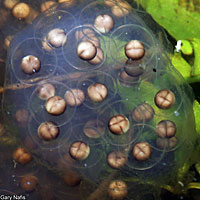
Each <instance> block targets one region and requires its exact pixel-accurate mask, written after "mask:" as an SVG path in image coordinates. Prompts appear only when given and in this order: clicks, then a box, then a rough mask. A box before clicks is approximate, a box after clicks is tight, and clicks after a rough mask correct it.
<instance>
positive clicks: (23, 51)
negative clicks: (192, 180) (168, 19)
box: [3, 0, 196, 200]
mask: <svg viewBox="0 0 200 200" xmlns="http://www.w3.org/2000/svg"><path fill="white" fill-rule="evenodd" d="M63 2H64V3H56V4H55V5H54V6H53V7H51V8H50V9H49V10H47V11H45V12H43V13H42V14H40V15H39V16H38V17H37V18H36V19H35V20H34V21H33V23H32V24H30V25H29V26H27V27H26V28H25V29H24V30H22V31H21V32H19V33H18V34H17V35H16V36H15V38H14V39H13V40H12V42H11V44H10V48H9V51H8V60H7V73H6V80H5V92H4V96H3V108H4V118H5V119H6V120H7V121H11V122H12V123H14V124H16V126H17V130H18V131H17V138H18V139H19V141H21V143H20V144H21V145H22V146H26V148H25V149H26V150H23V152H22V150H20V149H18V151H19V150H20V151H21V153H20V155H18V156H17V154H16V153H15V160H16V162H19V163H22V164H23V167H24V169H25V167H26V164H24V163H26V160H27V159H28V161H29V160H31V159H29V158H25V157H24V156H25V154H27V151H28V152H29V153H31V155H32V157H31V158H33V160H35V162H36V163H37V162H38V163H42V165H43V166H45V167H47V169H48V170H50V171H51V170H52V172H53V173H55V174H59V175H58V177H60V179H58V178H57V179H58V180H59V181H60V180H61V179H62V178H63V179H62V180H63V183H66V188H67V187H69V188H68V189H66V188H63V186H61V183H60V182H59V181H58V182H59V183H60V184H57V182H56V181H55V182H56V184H52V187H53V190H54V192H55V193H56V194H57V198H56V199H64V197H63V195H64V194H66V193H67V194H68V193H70V192H71V191H72V189H70V188H71V187H79V190H73V191H82V192H83V191H84V192H83V199H84V200H85V199H88V200H90V199H132V198H133V197H135V196H137V195H142V194H145V193H146V192H147V191H148V189H147V188H146V187H145V188H144V189H143V190H142V189H139V190H138V191H136V188H137V187H140V186H139V184H143V183H144V182H145V180H148V181H149V182H151V183H152V182H154V183H155V184H158V185H159V184H161V183H167V182H168V181H170V180H172V179H173V178H174V174H176V171H177V169H178V168H179V167H180V166H182V165H183V163H184V161H185V160H187V159H188V158H189V157H190V155H191V152H192V149H193V144H194V140H195V137H196V136H195V127H194V117H193V111H192V100H191V97H190V96H191V90H190V87H189V86H188V85H187V84H186V82H185V81H184V79H183V78H182V77H181V75H180V74H179V73H178V72H177V71H176V70H175V69H174V67H173V66H172V65H171V63H170V60H169V59H168V56H167V54H168V51H167V49H168V41H167V40H166V37H165V35H164V33H163V32H162V30H161V29H160V28H159V27H158V28H156V30H155V28H153V26H152V24H153V25H154V24H155V22H153V21H152V19H149V18H148V17H144V13H142V12H139V11H138V10H137V9H133V8H132V7H131V6H130V5H129V4H128V3H127V2H125V1H122V0H118V1H117V0H116V1H114V0H105V1H104V0H99V1H82V0H74V1H63ZM27 138H28V141H29V143H28V145H27ZM21 149H22V148H21ZM18 154H19V152H18ZM21 154H22V155H21ZM27 155H28V154H27ZM29 157H30V156H29ZM30 162H32V161H30ZM55 174H54V175H55ZM60 174H62V176H60ZM35 176H36V177H35ZM57 179H56V180H57ZM105 180H106V181H107V182H106V181H105ZM27 181H29V182H30V184H31V186H29V184H28V182H27ZM49 181H50V180H49ZM148 181H147V182H148ZM39 182H40V177H38V176H37V174H32V175H26V176H24V177H22V180H21V187H22V188H24V190H26V191H30V190H31V191H32V190H34V191H37V189H36V188H37V187H39V186H37V184H39ZM36 183H37V184H36ZM102 184H105V185H104V186H101V185H102ZM137 184H138V185H137ZM54 187H55V188H54ZM98 187H100V188H101V187H102V188H104V189H103V191H105V194H99V193H98ZM86 188H88V191H87V190H86ZM133 188H134V189H133ZM140 188H141V187H140ZM99 190H100V189H99ZM100 191H101V190H100ZM133 192H134V196H133ZM74 193H76V192H74ZM67 194H66V196H65V197H67ZM70 194H71V193H70ZM81 194H82V193H81ZM95 195H97V196H98V195H100V197H98V198H97V197H95ZM101 195H104V197H101ZM66 199H76V198H75V197H74V198H70V197H68V198H66Z"/></svg>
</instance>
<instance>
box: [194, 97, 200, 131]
mask: <svg viewBox="0 0 200 200" xmlns="http://www.w3.org/2000/svg"><path fill="white" fill-rule="evenodd" d="M193 110H194V116H195V123H196V131H197V132H198V133H199V134H200V104H199V102H198V101H196V100H195V101H194V104H193Z"/></svg>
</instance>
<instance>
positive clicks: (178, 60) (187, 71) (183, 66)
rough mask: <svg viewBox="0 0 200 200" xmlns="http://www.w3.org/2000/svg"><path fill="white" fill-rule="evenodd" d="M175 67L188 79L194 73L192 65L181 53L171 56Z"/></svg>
mask: <svg viewBox="0 0 200 200" xmlns="http://www.w3.org/2000/svg"><path fill="white" fill-rule="evenodd" d="M171 61H172V64H173V65H174V67H175V68H176V69H177V70H178V71H179V72H180V73H181V75H182V76H183V77H184V78H185V79H186V80H187V79H188V78H189V77H190V76H191V73H192V67H191V65H190V64H189V63H188V62H187V61H186V60H185V59H184V58H183V57H182V55H181V53H175V54H174V55H173V56H172V58H171Z"/></svg>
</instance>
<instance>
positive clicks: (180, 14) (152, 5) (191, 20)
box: [136, 0, 200, 40]
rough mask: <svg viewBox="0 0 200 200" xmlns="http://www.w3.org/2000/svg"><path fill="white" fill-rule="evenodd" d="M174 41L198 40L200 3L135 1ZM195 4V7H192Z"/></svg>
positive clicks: (161, 0)
mask: <svg viewBox="0 0 200 200" xmlns="http://www.w3.org/2000/svg"><path fill="white" fill-rule="evenodd" d="M136 2H138V3H140V4H141V5H142V6H143V8H144V9H145V10H146V11H147V12H148V13H149V14H151V16H152V17H153V18H154V20H155V21H156V22H157V23H158V24H160V25H161V26H163V27H164V28H165V29H166V30H167V31H168V32H169V34H170V35H171V36H173V37H174V38H175V39H176V40H180V39H181V40H182V39H189V38H200V34H199V33H200V12H199V11H200V1H195V3H193V1H192V0H188V1H185V0H168V1H166V0H136ZM194 4H195V5H194Z"/></svg>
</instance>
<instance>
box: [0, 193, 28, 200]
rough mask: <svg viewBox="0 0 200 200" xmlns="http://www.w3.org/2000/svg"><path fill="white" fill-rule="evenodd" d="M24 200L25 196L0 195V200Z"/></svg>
mask: <svg viewBox="0 0 200 200" xmlns="http://www.w3.org/2000/svg"><path fill="white" fill-rule="evenodd" d="M16 199H17V200H25V199H26V196H25V195H16V194H13V195H3V194H0V200H16Z"/></svg>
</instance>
